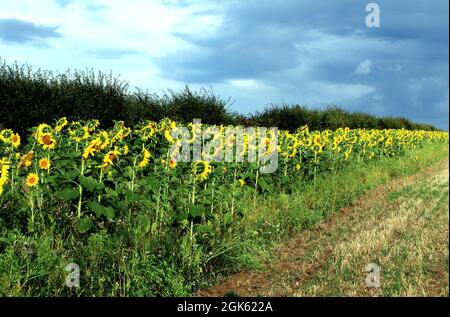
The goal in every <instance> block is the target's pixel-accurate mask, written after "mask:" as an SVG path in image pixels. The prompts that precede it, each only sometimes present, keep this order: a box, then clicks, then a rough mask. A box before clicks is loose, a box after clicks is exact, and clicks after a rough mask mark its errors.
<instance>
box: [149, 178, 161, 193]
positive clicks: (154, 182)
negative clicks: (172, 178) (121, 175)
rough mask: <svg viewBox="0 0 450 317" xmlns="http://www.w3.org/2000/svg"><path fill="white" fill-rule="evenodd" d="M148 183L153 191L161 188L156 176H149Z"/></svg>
mask: <svg viewBox="0 0 450 317" xmlns="http://www.w3.org/2000/svg"><path fill="white" fill-rule="evenodd" d="M146 182H147V185H148V186H149V187H150V188H151V189H152V190H159V188H160V187H161V182H160V181H159V180H158V179H157V178H156V177H154V176H148V177H147V178H146Z"/></svg>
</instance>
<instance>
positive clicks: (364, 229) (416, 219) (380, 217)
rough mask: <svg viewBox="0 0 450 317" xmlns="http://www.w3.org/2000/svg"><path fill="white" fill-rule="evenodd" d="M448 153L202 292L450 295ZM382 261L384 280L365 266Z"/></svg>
mask: <svg viewBox="0 0 450 317" xmlns="http://www.w3.org/2000/svg"><path fill="white" fill-rule="evenodd" d="M448 163H449V162H448V158H447V159H445V160H443V161H440V162H438V163H437V164H434V165H433V166H431V167H429V168H427V169H425V170H423V171H421V172H419V173H417V174H415V175H412V176H408V177H403V178H399V179H396V180H394V181H391V182H389V183H387V184H385V185H382V186H379V187H377V188H374V189H372V190H369V191H368V192H367V193H366V194H365V195H364V196H363V197H362V198H361V199H359V200H358V201H357V202H356V203H355V204H353V205H352V206H349V207H347V208H344V209H343V210H341V211H339V212H336V213H334V214H333V215H332V216H330V217H328V218H327V219H326V220H325V221H324V222H323V223H321V224H320V225H317V226H315V227H314V228H312V229H310V230H306V231H305V232H303V233H301V234H300V235H298V236H296V237H295V238H293V239H291V240H290V241H288V242H286V243H283V244H281V245H280V246H279V247H277V248H276V250H275V251H274V254H273V256H271V258H270V260H269V261H267V262H266V263H265V264H264V267H263V269H262V270H260V271H256V272H241V273H238V274H235V275H232V276H230V277H229V278H227V279H225V280H223V281H222V282H220V283H219V284H217V285H215V286H214V287H212V288H210V289H208V290H204V291H201V292H199V295H200V296H223V295H226V293H228V292H233V293H236V294H237V295H239V296H448V294H449V284H448V278H449V255H448V250H449V246H448V234H449V205H448V191H449V168H448ZM369 263H375V264H377V265H378V266H379V267H380V287H378V288H370V287H367V286H366V277H367V275H368V274H369V273H367V272H365V267H366V265H367V264H369Z"/></svg>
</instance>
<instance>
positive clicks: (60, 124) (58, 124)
mask: <svg viewBox="0 0 450 317" xmlns="http://www.w3.org/2000/svg"><path fill="white" fill-rule="evenodd" d="M67 124H68V122H67V118H66V117H62V118H60V119H59V120H58V121H56V127H55V130H56V132H58V133H59V132H61V131H62V129H64V127H65V126H67Z"/></svg>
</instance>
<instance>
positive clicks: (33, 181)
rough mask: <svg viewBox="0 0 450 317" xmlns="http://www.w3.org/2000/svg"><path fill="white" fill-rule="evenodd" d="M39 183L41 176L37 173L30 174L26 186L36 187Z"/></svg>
mask: <svg viewBox="0 0 450 317" xmlns="http://www.w3.org/2000/svg"><path fill="white" fill-rule="evenodd" d="M38 183H39V176H38V175H37V174H35V173H30V174H28V176H27V179H26V182H25V184H26V185H27V187H35V186H37V184H38Z"/></svg>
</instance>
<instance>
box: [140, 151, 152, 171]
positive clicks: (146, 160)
mask: <svg viewBox="0 0 450 317" xmlns="http://www.w3.org/2000/svg"><path fill="white" fill-rule="evenodd" d="M150 156H151V154H150V152H149V151H148V150H147V149H143V150H142V160H141V161H140V162H139V164H138V166H139V167H140V168H145V167H147V166H148V163H149V161H150Z"/></svg>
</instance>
